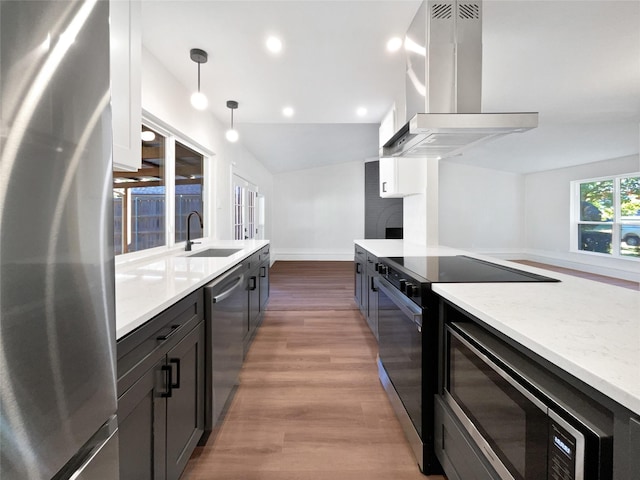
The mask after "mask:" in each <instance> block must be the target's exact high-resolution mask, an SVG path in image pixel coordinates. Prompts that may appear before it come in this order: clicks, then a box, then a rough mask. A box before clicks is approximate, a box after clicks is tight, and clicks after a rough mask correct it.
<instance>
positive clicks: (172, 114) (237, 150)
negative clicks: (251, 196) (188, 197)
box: [142, 48, 273, 240]
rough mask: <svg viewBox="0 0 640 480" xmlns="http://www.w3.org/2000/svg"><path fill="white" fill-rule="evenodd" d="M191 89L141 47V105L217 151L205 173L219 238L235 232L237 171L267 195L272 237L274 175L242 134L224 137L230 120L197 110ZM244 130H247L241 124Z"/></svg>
mask: <svg viewBox="0 0 640 480" xmlns="http://www.w3.org/2000/svg"><path fill="white" fill-rule="evenodd" d="M190 95H191V92H189V91H187V89H186V88H184V86H183V85H182V84H181V83H180V82H178V80H177V79H176V78H175V77H174V76H173V75H172V74H171V73H170V72H169V71H168V70H167V69H166V68H165V67H164V66H162V65H161V64H160V62H159V61H158V60H157V59H156V58H155V57H154V56H153V55H152V54H151V53H150V52H149V51H148V50H146V49H145V48H143V50H142V109H143V116H144V115H145V114H147V115H148V116H150V117H152V119H153V120H156V121H158V122H160V123H161V124H163V125H166V126H169V127H170V128H171V130H173V131H176V132H177V133H180V134H181V135H182V136H184V137H185V138H187V139H189V140H191V141H192V142H195V143H196V144H197V145H199V146H201V147H204V148H205V149H206V150H208V151H209V152H211V153H213V154H214V157H213V168H212V169H211V171H210V176H209V177H208V178H207V179H205V182H206V185H209V186H210V187H213V188H212V192H211V193H212V194H211V195H210V196H209V202H208V204H207V208H208V211H209V212H213V216H214V218H213V222H210V223H211V224H212V225H213V228H212V229H211V230H210V231H209V233H210V235H211V236H212V237H213V238H215V239H221V240H228V239H231V238H233V234H232V226H231V223H232V219H231V175H232V172H233V173H237V174H238V175H240V176H242V177H243V178H245V179H247V180H249V181H250V182H251V183H253V184H255V185H258V189H259V191H260V193H262V194H263V195H264V196H265V223H266V225H265V238H270V237H271V234H272V233H271V232H272V230H271V218H272V203H273V201H272V199H273V175H271V173H269V171H268V170H267V169H266V168H265V167H264V166H263V165H262V164H261V163H260V161H259V160H258V159H257V158H256V157H255V156H254V155H253V154H252V153H251V152H249V151H248V150H247V149H246V148H244V147H243V146H242V139H241V140H240V141H239V142H238V143H236V144H231V143H229V142H227V141H226V139H225V138H224V132H225V126H224V125H223V124H221V123H220V122H219V121H218V120H217V119H216V118H215V117H214V116H213V115H212V114H211V113H209V112H200V111H198V110H195V109H194V108H193V107H192V106H191V103H190V101H189V97H190ZM240 134H241V135H242V132H241V130H240ZM205 188H206V186H205Z"/></svg>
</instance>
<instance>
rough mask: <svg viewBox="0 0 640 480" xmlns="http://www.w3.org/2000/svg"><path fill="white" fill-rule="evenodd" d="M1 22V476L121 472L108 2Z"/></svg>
mask: <svg viewBox="0 0 640 480" xmlns="http://www.w3.org/2000/svg"><path fill="white" fill-rule="evenodd" d="M0 27H1V28H0V89H1V95H2V96H1V104H0V110H1V125H0V128H1V131H0V136H1V141H2V144H1V146H2V151H1V152H0V267H1V268H0V314H1V317H0V382H1V383H0V386H1V391H0V395H1V401H2V405H1V407H2V410H1V415H2V417H1V419H0V441H1V444H0V455H1V458H0V478H2V480H10V479H21V480H22V479H50V478H56V479H62V478H74V479H75V478H78V479H80V478H82V479H92V480H96V479H100V480H101V479H116V478H118V441H117V428H116V427H117V419H116V405H117V401H116V378H115V319H114V309H115V306H114V264H113V246H112V241H113V234H112V231H113V220H112V218H113V217H112V215H113V211H112V193H111V192H112V183H111V182H112V180H111V177H112V175H111V111H110V90H109V2H107V1H103V0H99V1H95V0H93V1H77V2H69V1H50V2H49V1H22V0H18V1H13V0H10V1H7V0H1V1H0Z"/></svg>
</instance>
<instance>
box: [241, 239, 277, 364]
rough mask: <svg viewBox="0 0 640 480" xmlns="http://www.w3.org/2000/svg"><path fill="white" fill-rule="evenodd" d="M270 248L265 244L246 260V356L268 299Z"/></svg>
mask: <svg viewBox="0 0 640 480" xmlns="http://www.w3.org/2000/svg"><path fill="white" fill-rule="evenodd" d="M269 252H270V248H269V246H266V247H264V248H262V249H261V250H260V251H258V252H256V253H254V254H253V255H251V256H250V257H249V258H248V260H247V272H248V273H247V291H248V297H249V299H248V302H249V305H248V313H247V321H246V332H245V340H244V355H245V356H246V355H247V353H248V351H249V347H250V346H251V342H252V340H253V337H254V336H255V334H256V332H257V329H258V327H259V326H260V323H261V322H262V318H263V315H264V311H265V309H266V307H267V302H268V301H269V263H270V258H271V257H270V254H269Z"/></svg>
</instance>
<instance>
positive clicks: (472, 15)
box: [458, 3, 480, 20]
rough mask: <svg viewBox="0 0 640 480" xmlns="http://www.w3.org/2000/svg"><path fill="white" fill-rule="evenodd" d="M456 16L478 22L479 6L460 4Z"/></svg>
mask: <svg viewBox="0 0 640 480" xmlns="http://www.w3.org/2000/svg"><path fill="white" fill-rule="evenodd" d="M458 14H459V15H458V18H462V19H468V20H478V19H480V6H479V5H478V4H477V3H462V4H460V8H459V9H458Z"/></svg>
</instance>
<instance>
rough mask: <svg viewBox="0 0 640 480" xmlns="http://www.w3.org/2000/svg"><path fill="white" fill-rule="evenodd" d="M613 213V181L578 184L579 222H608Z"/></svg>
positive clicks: (611, 218)
mask: <svg viewBox="0 0 640 480" xmlns="http://www.w3.org/2000/svg"><path fill="white" fill-rule="evenodd" d="M613 213H614V203H613V180H604V181H599V182H588V183H581V184H580V220H581V221H587V222H610V221H612V220H613Z"/></svg>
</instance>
